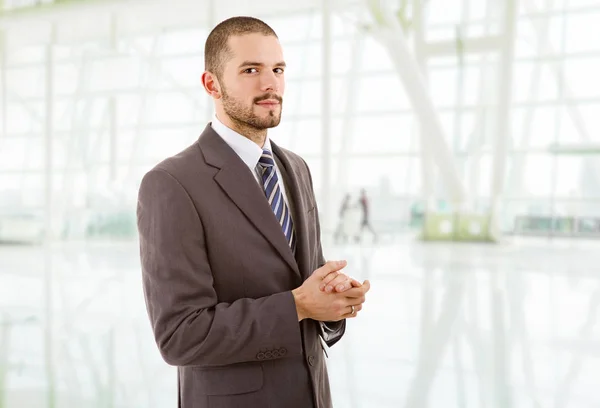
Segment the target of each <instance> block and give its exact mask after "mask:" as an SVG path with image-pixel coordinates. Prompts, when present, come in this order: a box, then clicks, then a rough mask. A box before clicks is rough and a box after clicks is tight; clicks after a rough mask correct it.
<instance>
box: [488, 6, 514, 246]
mask: <svg viewBox="0 0 600 408" xmlns="http://www.w3.org/2000/svg"><path fill="white" fill-rule="evenodd" d="M503 4H504V16H503V17H504V18H503V28H504V36H503V41H504V44H503V46H502V49H501V51H500V55H501V58H500V61H501V64H502V65H501V67H500V72H499V76H498V87H499V98H498V117H497V122H496V123H497V134H496V143H495V144H494V156H493V167H492V192H491V193H492V202H491V209H490V235H491V236H492V237H493V238H495V239H498V238H499V237H500V235H501V233H500V228H499V210H500V197H501V195H502V192H503V189H504V180H505V178H506V174H505V173H506V160H507V153H508V140H509V138H510V136H511V135H510V128H511V126H510V123H511V114H510V112H511V107H512V106H511V102H512V79H513V63H514V49H515V31H516V24H517V21H516V20H517V0H506V1H505V2H503Z"/></svg>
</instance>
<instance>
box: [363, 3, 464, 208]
mask: <svg viewBox="0 0 600 408" xmlns="http://www.w3.org/2000/svg"><path fill="white" fill-rule="evenodd" d="M369 8H370V9H371V12H372V13H373V15H374V16H375V18H376V19H379V21H378V23H379V24H378V26H377V27H375V28H374V29H373V30H372V34H373V36H374V37H375V38H377V39H378V40H379V41H380V42H381V43H382V44H383V45H384V47H385V48H386V49H387V50H388V52H389V54H390V57H391V59H392V62H393V63H394V65H395V67H396V70H397V71H398V74H399V75H400V80H401V81H402V83H403V84H404V88H405V90H406V93H407V95H408V97H409V99H410V101H411V103H412V106H413V108H414V111H415V114H416V115H417V116H418V118H419V121H420V123H421V129H422V137H423V144H426V145H429V146H431V152H432V155H433V158H434V159H435V162H436V164H437V166H438V168H439V170H440V176H441V178H442V180H443V182H444V184H445V185H446V186H447V188H448V193H447V194H448V199H449V200H450V201H451V202H452V203H453V204H455V208H459V209H460V208H462V206H463V204H464V203H465V202H466V199H467V197H466V195H467V193H466V190H465V187H464V184H463V182H462V181H461V180H460V177H459V175H458V171H457V169H456V164H455V162H454V157H453V156H452V152H451V151H450V149H449V147H448V143H447V142H446V139H445V138H444V131H443V128H442V124H441V122H440V119H439V116H438V114H437V112H436V109H435V106H434V104H433V101H432V100H431V98H430V96H429V92H428V91H427V87H426V85H425V82H424V80H423V77H422V76H421V72H420V69H419V65H418V64H417V61H416V60H415V58H414V56H413V55H412V54H411V52H410V49H409V47H408V44H407V42H406V38H405V37H404V32H403V31H402V27H401V26H400V24H399V22H398V21H397V20H396V19H395V16H394V13H393V12H392V11H391V10H389V9H387V8H386V6H385V4H384V2H382V1H376V0H372V1H369Z"/></svg>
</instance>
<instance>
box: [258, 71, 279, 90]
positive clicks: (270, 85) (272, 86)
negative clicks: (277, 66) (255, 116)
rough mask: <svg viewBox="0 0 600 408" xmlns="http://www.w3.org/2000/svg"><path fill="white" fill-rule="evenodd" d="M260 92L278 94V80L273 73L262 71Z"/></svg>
mask: <svg viewBox="0 0 600 408" xmlns="http://www.w3.org/2000/svg"><path fill="white" fill-rule="evenodd" d="M260 90H261V91H262V92H279V78H277V76H276V75H275V73H274V72H273V71H270V70H264V71H263V72H262V75H261V83H260Z"/></svg>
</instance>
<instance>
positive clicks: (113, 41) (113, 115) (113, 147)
mask: <svg viewBox="0 0 600 408" xmlns="http://www.w3.org/2000/svg"><path fill="white" fill-rule="evenodd" d="M117 23H118V22H117V16H116V14H115V13H111V15H110V45H109V47H110V50H111V51H112V52H113V53H115V54H116V53H117V48H118V45H117V35H118V25H117ZM117 123H118V122H117V100H116V97H115V96H114V95H111V96H110V97H109V98H108V131H109V152H108V160H109V163H110V164H109V180H110V183H112V184H114V183H115V182H116V181H117V154H118V152H117Z"/></svg>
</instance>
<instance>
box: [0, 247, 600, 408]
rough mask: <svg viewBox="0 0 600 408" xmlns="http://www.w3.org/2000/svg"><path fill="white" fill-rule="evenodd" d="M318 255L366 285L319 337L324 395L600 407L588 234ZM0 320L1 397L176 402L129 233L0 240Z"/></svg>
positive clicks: (38, 401) (597, 281) (348, 399)
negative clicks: (356, 306)
mask: <svg viewBox="0 0 600 408" xmlns="http://www.w3.org/2000/svg"><path fill="white" fill-rule="evenodd" d="M326 252H327V253H326V256H327V257H328V258H329V259H337V258H345V259H347V260H348V262H349V265H348V267H347V272H348V273H350V274H351V275H353V276H354V277H356V278H358V279H366V278H368V279H370V280H371V284H372V290H371V292H370V294H369V296H368V300H367V304H366V305H365V309H364V310H363V311H362V312H361V314H360V317H359V318H357V319H353V320H352V321H350V322H349V324H348V330H347V334H346V336H345V337H344V339H343V340H342V341H341V342H340V343H338V344H337V345H336V346H334V347H333V348H332V349H330V350H329V359H328V365H329V371H330V380H331V384H332V391H333V398H334V406H335V407H336V408H346V407H347V408H388V407H389V408H391V407H410V408H426V407H432V408H454V407H456V408H466V407H473V408H488V407H489V408H500V407H502V408H508V407H511V408H512V407H515V408H516V407H534V408H535V407H544V408H546V407H548V408H588V407H590V408H591V407H594V408H597V407H599V406H600V392H598V386H599V385H600V322H598V320H599V319H598V314H599V313H600V266H599V265H600V241H583V240H570V241H567V240H556V241H549V240H546V239H531V238H530V239H512V238H511V239H509V242H507V243H504V244H501V245H488V244H446V243H444V244H441V243H434V244H424V243H421V242H418V241H415V240H414V239H412V238H410V237H397V238H395V239H394V240H390V241H388V242H385V243H381V244H378V245H376V246H373V245H370V244H369V245H363V246H359V245H348V246H339V247H336V246H331V245H330V246H328V250H327V251H326ZM47 305H51V306H52V307H47ZM0 322H1V324H0V407H1V408H42V407H44V408H45V407H48V406H49V403H48V401H49V399H55V400H56V401H57V404H56V405H55V407H56V408H71V407H77V408H79V407H111V408H117V407H118V408H121V407H122V408H138V407H139V408H164V407H173V406H175V404H176V397H175V386H176V384H175V370H174V368H172V367H169V366H167V365H166V364H164V363H163V362H162V360H161V358H160V356H159V354H158V352H157V350H156V347H155V344H154V341H153V339H152V334H151V332H150V328H149V324H148V320H147V317H146V312H145V308H144V301H143V296H142V289H141V286H140V271H139V258H138V249H137V245H136V244H135V243H121V244H115V243H113V244H69V245H66V246H55V247H53V248H51V249H50V250H48V251H44V249H43V248H39V247H27V246H0ZM46 329H49V330H46ZM48 350H50V351H51V353H47V351H48ZM47 362H48V364H47ZM48 367H50V368H48ZM48 388H50V389H52V390H53V393H52V394H50V397H49V396H48V394H47V393H46V390H47V389H48Z"/></svg>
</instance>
